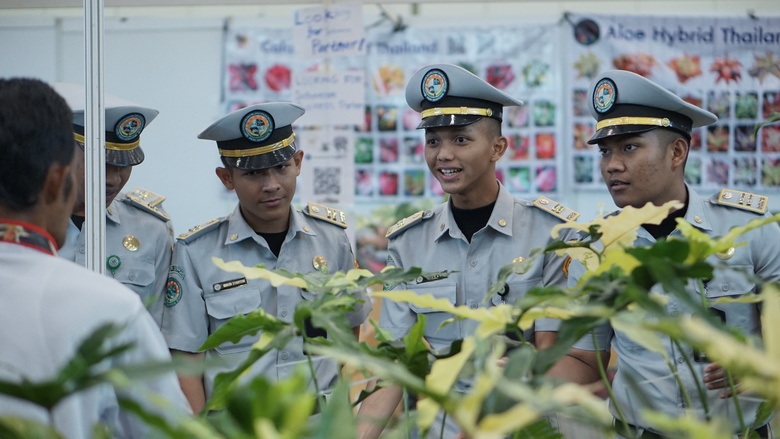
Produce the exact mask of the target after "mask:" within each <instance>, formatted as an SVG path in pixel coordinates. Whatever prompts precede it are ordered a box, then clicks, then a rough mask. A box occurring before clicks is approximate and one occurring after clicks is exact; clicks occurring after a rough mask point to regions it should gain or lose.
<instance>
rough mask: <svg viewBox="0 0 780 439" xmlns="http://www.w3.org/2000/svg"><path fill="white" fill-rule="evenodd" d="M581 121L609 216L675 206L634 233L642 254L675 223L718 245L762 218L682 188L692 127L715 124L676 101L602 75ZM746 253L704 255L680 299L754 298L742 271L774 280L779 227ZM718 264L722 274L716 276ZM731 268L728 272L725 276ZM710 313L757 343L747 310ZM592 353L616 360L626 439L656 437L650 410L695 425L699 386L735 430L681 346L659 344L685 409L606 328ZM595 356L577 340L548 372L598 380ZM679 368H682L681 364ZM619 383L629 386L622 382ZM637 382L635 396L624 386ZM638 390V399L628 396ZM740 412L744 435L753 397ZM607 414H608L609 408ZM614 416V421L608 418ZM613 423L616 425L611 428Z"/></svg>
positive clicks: (716, 375)
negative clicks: (590, 121) (597, 159)
mask: <svg viewBox="0 0 780 439" xmlns="http://www.w3.org/2000/svg"><path fill="white" fill-rule="evenodd" d="M590 90H591V97H592V108H591V114H592V115H593V117H594V118H595V119H596V120H597V121H598V123H597V124H596V133H595V135H594V136H593V137H592V138H591V139H590V141H589V142H588V143H590V144H597V145H598V148H599V152H600V153H601V174H602V176H603V177H604V182H605V183H606V184H607V189H608V190H609V192H610V194H611V195H612V199H613V200H614V201H615V204H616V205H617V206H618V207H625V206H633V207H642V206H644V205H645V204H647V203H653V204H654V205H656V206H660V205H662V204H664V203H665V202H668V201H672V200H677V201H680V202H683V203H685V205H684V207H683V208H682V209H679V210H677V211H675V212H672V213H671V214H670V215H669V216H668V217H667V218H666V219H665V220H664V221H663V222H662V223H661V224H660V225H657V226H656V225H645V226H643V227H640V228H639V231H638V233H639V234H638V237H637V240H636V241H635V245H636V246H647V245H652V244H653V243H654V242H655V241H656V240H657V239H660V238H664V237H667V236H680V232H679V230H677V229H676V226H677V223H676V219H677V218H682V219H684V220H685V221H687V222H688V223H690V224H691V225H693V226H694V227H695V228H696V229H698V230H699V231H701V232H702V233H704V234H706V235H707V236H712V237H715V236H723V235H725V234H726V233H727V232H728V231H729V229H731V228H732V227H735V226H744V225H745V224H747V223H748V222H749V221H750V220H753V219H756V218H762V217H765V216H767V213H766V210H767V198H766V197H762V196H758V195H753V194H749V193H745V192H740V191H735V190H729V189H723V190H721V191H720V192H719V193H717V194H715V195H714V196H712V197H709V198H707V197H702V196H700V195H699V194H697V193H696V192H695V191H694V190H693V189H692V188H690V187H689V186H688V185H686V184H685V180H684V169H685V162H686V160H687V158H688V152H689V148H690V139H691V131H692V129H693V128H696V127H701V126H706V125H710V124H712V123H714V122H715V121H716V120H717V118H716V117H715V115H713V114H711V113H709V112H707V111H704V110H702V109H700V108H698V107H696V106H694V105H691V104H689V103H687V102H684V101H683V100H682V99H680V98H679V97H677V96H676V95H674V94H672V93H671V92H669V91H668V90H666V89H664V88H663V87H660V86H658V85H657V84H655V83H653V82H651V81H650V80H648V79H645V78H643V77H641V76H639V75H636V74H634V73H631V72H627V71H607V72H605V73H603V74H601V75H600V76H599V77H598V78H597V79H596V80H595V81H593V83H592V84H591V87H590ZM743 239H744V241H745V242H746V244H747V245H745V246H742V247H736V248H732V249H730V250H729V251H728V252H726V253H724V254H718V255H716V256H711V257H710V260H709V261H708V262H710V263H711V264H712V265H714V266H715V267H716V269H715V273H714V276H713V278H712V279H710V280H708V281H706V282H705V283H704V291H703V292H702V291H699V288H698V286H697V285H695V284H694V283H693V282H692V283H691V285H689V290H690V293H691V295H692V296H693V297H696V298H697V299H696V300H697V301H698V300H699V297H700V295H701V294H704V295H705V296H706V297H707V298H710V299H716V298H719V297H723V296H731V297H740V296H743V295H745V294H749V293H756V292H758V290H759V286H758V285H756V284H755V283H754V281H753V280H751V279H749V278H747V277H746V276H745V273H743V271H744V272H747V273H749V274H752V275H755V276H756V277H757V278H760V279H763V280H765V281H777V280H778V279H780V258H778V257H777V248H778V246H780V227H778V225H777V224H775V223H773V224H768V225H766V226H764V227H761V228H759V229H757V230H753V231H751V232H748V233H747V234H745V235H744V236H743ZM723 264H726V265H728V266H729V267H731V268H732V269H724V268H718V266H719V265H723ZM735 268H738V269H737V270H734V269H735ZM582 271H583V268H582V265H581V264H578V263H576V262H575V263H572V264H571V276H570V282H572V283H576V282H577V280H578V279H579V278H580V277H581V275H582ZM666 306H667V309H668V311H669V312H670V313H671V314H672V315H685V314H686V313H688V311H687V310H686V308H685V306H684V305H683V304H681V303H678V302H677V301H676V300H674V299H673V300H671V301H670V302H669V303H668V304H667V305H666ZM712 308H714V311H715V312H716V313H717V314H718V315H720V316H721V317H722V318H723V319H724V321H725V322H726V323H728V324H730V325H733V326H736V327H739V328H741V329H742V330H744V331H745V332H746V333H749V334H753V335H755V336H760V334H761V322H760V313H759V308H758V306H757V305H756V304H750V303H742V304H720V305H713V306H712ZM596 334H597V339H598V347H599V349H603V350H604V351H602V352H600V354H601V356H602V357H603V361H604V364H607V360H608V359H609V355H610V354H609V348H610V344H611V347H612V348H613V349H614V350H615V352H616V354H617V365H618V367H617V374H616V375H615V378H614V383H613V390H614V392H615V399H616V401H614V402H617V403H618V404H619V405H620V407H621V408H622V410H623V413H624V414H625V416H626V418H627V419H626V421H627V422H628V424H630V430H631V431H630V432H628V433H626V436H628V437H634V435H636V434H638V435H639V436H638V437H642V438H648V437H650V438H656V437H662V436H661V435H660V434H659V433H658V431H657V429H655V428H654V427H653V425H652V424H651V423H650V422H648V421H647V420H646V419H644V418H643V416H642V411H643V410H646V409H652V410H657V411H661V412H664V413H666V414H669V415H670V416H672V417H677V416H679V415H680V414H681V413H682V412H684V411H691V412H693V413H694V414H695V415H697V416H698V417H700V418H702V419H703V417H704V416H703V413H704V410H703V407H704V402H703V401H701V400H700V398H699V395H698V392H696V390H695V389H696V382H699V383H701V384H702V385H706V388H707V389H708V390H707V392H706V397H707V401H706V403H707V404H708V406H709V410H710V413H712V414H714V415H718V416H724V417H726V418H727V419H729V420H730V421H731V425H732V427H733V428H734V432H735V433H737V432H738V429H739V420H738V419H739V416H738V413H737V412H736V410H735V407H734V401H733V400H732V398H731V396H730V395H729V392H728V383H727V382H726V380H725V378H724V376H725V375H724V372H723V370H722V369H721V368H720V367H719V366H718V364H716V363H710V362H709V361H708V360H707V359H706V358H701V357H699V356H698V355H696V354H694V352H693V350H692V349H691V348H690V347H685V348H684V349H685V352H680V351H679V350H678V349H677V347H676V346H675V345H674V344H673V343H672V341H671V340H669V339H668V338H667V339H666V340H665V342H664V345H665V348H666V352H667V355H668V358H670V359H672V361H675V362H676V363H677V365H678V368H677V374H678V375H679V379H680V381H681V382H682V385H683V386H684V387H685V388H686V389H687V391H688V394H689V395H690V397H691V399H692V403H693V407H687V406H686V403H685V401H684V400H683V397H682V391H681V389H680V387H679V385H678V382H677V380H676V379H675V376H674V375H672V373H671V371H670V370H669V367H668V365H667V363H666V361H665V359H664V358H663V356H661V355H660V354H658V353H655V352H651V351H649V350H647V349H645V348H644V347H643V346H641V345H640V344H638V343H636V342H634V341H632V340H631V339H630V338H629V337H628V336H627V335H626V334H624V333H622V332H616V331H613V330H612V328H611V327H609V325H605V326H603V327H600V328H598V329H597V330H596ZM683 354H685V355H687V357H688V358H690V359H692V360H693V361H694V368H695V370H696V373H695V374H691V372H690V369H689V368H688V367H685V366H684V364H682V363H683V362H684V357H683ZM596 355H597V352H596V350H595V346H594V344H593V342H592V338H591V336H590V335H588V336H586V337H584V338H583V339H582V340H580V341H579V342H578V343H577V344H575V347H574V349H572V351H571V352H570V353H569V356H568V357H564V359H563V360H562V361H561V363H559V364H558V365H556V369H557V370H558V371H559V372H561V373H560V374H559V375H561V376H563V377H565V378H568V379H571V380H574V381H577V382H581V383H588V382H593V381H596V380H598V378H599V377H598V372H597V362H596ZM681 364H682V365H681ZM629 375H631V376H630V379H631V381H629ZM637 381H638V382H639V383H640V386H638V387H639V389H638V388H637V387H634V386H630V385H628V383H629V382H637ZM638 391H641V394H638V393H637V392H638ZM740 396H741V397H740V401H739V402H740V404H741V407H742V412H743V415H744V421H745V423H746V425H747V426H750V425H752V424H753V422H754V420H755V418H756V413H757V412H756V411H757V409H758V406H759V404H760V403H761V400H760V399H759V398H758V397H756V396H755V395H745V394H743V395H740ZM613 413H616V412H615V410H614V407H613ZM616 416H617V415H616ZM621 425H622V423H618V425H617V426H618V427H620V426H621ZM768 430H769V429H768V426H766V425H764V426H760V428H758V429H757V432H758V436H759V437H762V438H765V437H769V435H770V434H771V432H770V431H768Z"/></svg>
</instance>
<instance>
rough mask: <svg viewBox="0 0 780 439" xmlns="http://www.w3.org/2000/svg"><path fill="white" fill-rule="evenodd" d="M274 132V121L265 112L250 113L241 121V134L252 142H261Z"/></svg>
mask: <svg viewBox="0 0 780 439" xmlns="http://www.w3.org/2000/svg"><path fill="white" fill-rule="evenodd" d="M273 132H274V119H273V118H272V117H271V115H270V114H268V113H266V112H265V111H260V110H256V111H252V112H250V113H248V114H247V115H246V116H244V118H243V119H241V134H243V136H244V138H245V139H247V140H250V141H252V142H262V141H263V140H265V139H267V138H269V137H270V136H271V133H273Z"/></svg>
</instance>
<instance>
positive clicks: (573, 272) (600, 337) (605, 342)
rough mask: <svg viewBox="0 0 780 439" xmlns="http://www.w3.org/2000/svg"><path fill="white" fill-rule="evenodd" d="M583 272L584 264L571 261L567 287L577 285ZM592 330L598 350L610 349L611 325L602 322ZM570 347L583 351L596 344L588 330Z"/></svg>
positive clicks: (594, 348)
mask: <svg viewBox="0 0 780 439" xmlns="http://www.w3.org/2000/svg"><path fill="white" fill-rule="evenodd" d="M584 273H585V266H584V265H582V263H581V262H580V261H577V260H573V261H571V264H570V265H569V279H568V285H569V287H573V286H575V285H577V282H578V281H579V280H580V278H581V277H582V275H583V274H584ZM593 332H595V334H596V340H597V342H598V344H599V350H600V351H608V350H609V349H610V343H611V342H612V337H613V335H614V331H613V330H612V326H611V325H610V324H609V323H604V324H603V325H600V326H597V327H596V328H594V329H593ZM572 347H573V348H575V349H582V350H585V351H595V350H596V345H594V344H593V335H592V334H591V333H590V332H588V333H587V334H586V335H585V336H583V337H582V338H581V339H579V340H577V342H576V343H574V345H573V346H572Z"/></svg>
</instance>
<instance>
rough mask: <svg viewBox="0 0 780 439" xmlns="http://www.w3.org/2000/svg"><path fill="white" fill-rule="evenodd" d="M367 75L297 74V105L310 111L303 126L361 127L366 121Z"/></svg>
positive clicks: (362, 72) (304, 117)
mask: <svg viewBox="0 0 780 439" xmlns="http://www.w3.org/2000/svg"><path fill="white" fill-rule="evenodd" d="M365 81H366V74H365V72H364V71H362V70H349V71H345V72H334V73H320V72H295V73H293V87H292V88H293V102H295V103H297V104H299V105H301V106H302V107H303V108H305V109H306V113H305V114H304V115H303V116H302V117H301V119H300V120H299V121H298V122H297V124H299V125H305V126H311V125H360V124H362V123H363V120H364V118H365V105H366V87H365Z"/></svg>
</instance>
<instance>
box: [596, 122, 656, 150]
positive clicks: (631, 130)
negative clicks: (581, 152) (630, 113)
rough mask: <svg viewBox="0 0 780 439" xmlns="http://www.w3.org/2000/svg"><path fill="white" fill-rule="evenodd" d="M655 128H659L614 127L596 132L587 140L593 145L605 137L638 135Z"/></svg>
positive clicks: (644, 126)
mask: <svg viewBox="0 0 780 439" xmlns="http://www.w3.org/2000/svg"><path fill="white" fill-rule="evenodd" d="M656 128H661V127H658V126H648V125H615V126H611V127H605V128H602V129H600V130H598V131H596V134H594V135H593V137H591V138H590V140H588V144H589V145H595V144H596V143H598V142H599V140H602V139H606V138H607V137H613V136H622V135H624V134H640V133H645V132H647V131H650V130H654V129H656Z"/></svg>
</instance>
